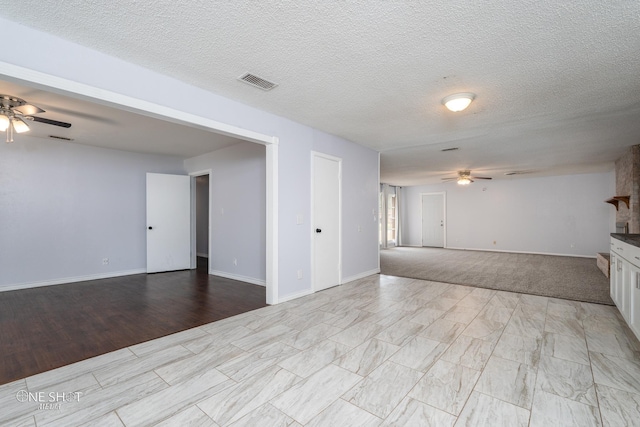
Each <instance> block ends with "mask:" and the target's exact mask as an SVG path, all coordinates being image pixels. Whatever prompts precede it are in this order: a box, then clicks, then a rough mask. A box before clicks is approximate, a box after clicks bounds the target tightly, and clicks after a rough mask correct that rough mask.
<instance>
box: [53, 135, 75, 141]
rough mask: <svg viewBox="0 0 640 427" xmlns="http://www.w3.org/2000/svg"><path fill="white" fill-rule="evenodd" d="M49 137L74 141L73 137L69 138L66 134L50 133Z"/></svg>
mask: <svg viewBox="0 0 640 427" xmlns="http://www.w3.org/2000/svg"><path fill="white" fill-rule="evenodd" d="M49 138H53V139H61V140H63V141H73V138H67V137H65V136H58V135H49Z"/></svg>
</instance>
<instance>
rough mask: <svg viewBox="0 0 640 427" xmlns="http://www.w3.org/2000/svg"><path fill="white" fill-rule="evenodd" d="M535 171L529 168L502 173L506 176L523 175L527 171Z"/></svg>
mask: <svg viewBox="0 0 640 427" xmlns="http://www.w3.org/2000/svg"><path fill="white" fill-rule="evenodd" d="M534 172H535V171H531V170H527V171H511V172H505V173H504V174H505V175H507V176H511V175H524V174H527V173H534Z"/></svg>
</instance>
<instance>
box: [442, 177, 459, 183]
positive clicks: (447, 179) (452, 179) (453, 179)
mask: <svg viewBox="0 0 640 427" xmlns="http://www.w3.org/2000/svg"><path fill="white" fill-rule="evenodd" d="M456 179H458V178H457V177H456V178H442V181H443V182H447V181H455V180H456Z"/></svg>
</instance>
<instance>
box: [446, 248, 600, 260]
mask: <svg viewBox="0 0 640 427" xmlns="http://www.w3.org/2000/svg"><path fill="white" fill-rule="evenodd" d="M444 249H456V250H459V251H480V252H502V253H512V254H528V255H553V256H570V257H576V258H595V257H596V256H595V255H593V256H592V255H575V254H556V253H552V252H528V251H502V250H499V249H476V248H474V249H469V248H456V247H454V246H447V247H446V248H444Z"/></svg>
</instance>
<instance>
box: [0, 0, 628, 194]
mask: <svg viewBox="0 0 640 427" xmlns="http://www.w3.org/2000/svg"><path fill="white" fill-rule="evenodd" d="M0 3H2V8H1V9H0V15H2V16H4V17H5V18H7V19H10V20H12V21H15V22H18V23H22V24H24V25H27V26H30V27H33V28H37V29H40V30H42V31H45V32H49V33H52V34H55V35H58V36H60V37H63V38H66V39H69V40H71V41H75V42H77V43H79V44H82V45H85V46H88V47H92V48H94V49H96V50H99V51H102V52H105V53H108V54H111V55H113V56H116V57H120V58H122V59H124V60H127V61H130V62H133V63H136V64H139V65H142V66H145V67H148V68H150V69H153V70H156V71H158V72H161V73H164V74H167V75H171V76H174V77H177V78H179V79H181V80H183V81H185V82H188V83H191V84H194V85H196V86H199V87H202V88H204V89H207V90H210V91H212V92H215V93H218V94H221V95H224V96H227V97H229V98H233V99H237V100H239V101H241V102H244V103H247V104H250V105H253V106H256V107H259V108H261V109H264V110H267V111H270V112H273V113H276V114H279V115H282V116H285V117H289V118H291V119H293V120H296V121H299V122H301V123H305V124H308V125H311V126H314V127H316V128H318V129H321V130H324V131H326V132H330V133H333V134H336V135H339V136H342V137H344V138H346V139H349V140H351V141H354V142H357V143H359V144H362V145H365V146H368V147H371V148H373V149H375V150H378V151H381V152H382V156H381V169H382V170H381V175H382V180H383V181H385V182H390V183H395V184H402V185H409V184H418V183H426V182H436V181H439V178H440V177H442V176H443V175H449V172H451V171H455V170H458V169H472V170H474V172H476V173H477V174H483V175H486V174H489V175H491V176H495V177H496V178H497V177H499V176H504V175H502V174H503V173H504V172H506V171H510V170H524V169H533V170H536V171H538V173H539V174H544V175H550V174H564V173H580V172H591V171H597V170H610V169H611V162H612V161H613V160H615V159H616V158H617V157H619V156H620V155H621V153H622V152H624V149H625V148H626V147H628V146H630V145H633V144H638V143H640V54H639V52H640V37H639V36H638V34H640V2H638V1H631V0H626V1H625V0H618V1H616V0H609V1H606V2H602V1H596V0H570V1H562V2H558V1H557V0H539V1H518V2H514V1H512V0H504V1H496V0H488V1H482V2H469V1H459V0H434V1H422V2H417V1H382V0H377V1H365V0H353V1H304V2H295V1H274V0H260V1H221V0H220V1H205V0H197V1H191V2H189V3H188V6H187V3H185V4H184V5H180V4H177V3H176V2H175V1H168V0H155V1H151V0H149V1H132V0H114V1H110V2H98V1H90V0H65V1H63V2H60V1H51V0H49V1H43V0H22V1H20V2H9V1H8V0H3V1H2V2H0ZM247 71H249V72H252V73H254V74H257V75H259V76H261V77H263V78H266V79H268V80H271V81H273V82H275V83H278V84H279V86H278V87H277V88H275V89H273V90H272V91H270V92H263V91H260V90H258V89H255V88H252V87H250V86H248V85H245V84H242V83H240V82H238V81H237V80H236V78H237V77H238V76H240V75H242V74H243V73H244V72H247ZM456 92H473V93H475V94H477V98H476V100H475V101H474V102H473V103H472V104H471V106H470V107H469V109H467V110H466V111H464V112H462V113H451V112H449V111H447V110H445V109H444V107H443V106H442V105H441V104H440V101H441V99H442V98H443V97H444V96H446V95H449V94H451V93H456ZM451 146H455V147H459V148H460V149H459V150H458V151H454V152H447V153H442V152H440V149H442V148H446V147H451Z"/></svg>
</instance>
